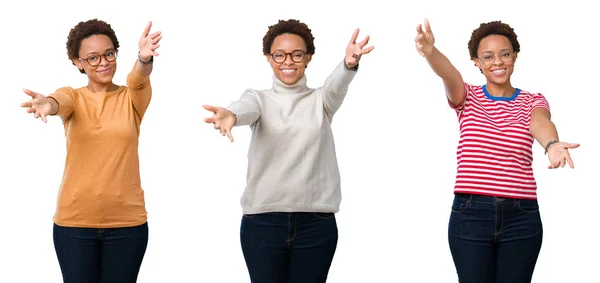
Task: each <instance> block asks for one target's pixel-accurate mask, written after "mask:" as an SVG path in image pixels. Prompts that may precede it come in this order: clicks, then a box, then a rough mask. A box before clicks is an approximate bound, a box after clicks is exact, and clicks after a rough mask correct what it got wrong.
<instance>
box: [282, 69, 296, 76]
mask: <svg viewBox="0 0 600 283" xmlns="http://www.w3.org/2000/svg"><path fill="white" fill-rule="evenodd" d="M295 72H296V69H282V70H281V73H283V74H284V75H292V74H294V73H295Z"/></svg>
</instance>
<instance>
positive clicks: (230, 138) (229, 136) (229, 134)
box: [225, 129, 233, 142]
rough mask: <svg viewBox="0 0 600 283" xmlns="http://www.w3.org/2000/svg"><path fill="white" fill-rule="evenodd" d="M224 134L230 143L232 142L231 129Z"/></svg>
mask: <svg viewBox="0 0 600 283" xmlns="http://www.w3.org/2000/svg"><path fill="white" fill-rule="evenodd" d="M225 132H226V133H227V137H228V138H229V140H230V141H231V142H233V136H232V135H231V129H228V130H225Z"/></svg>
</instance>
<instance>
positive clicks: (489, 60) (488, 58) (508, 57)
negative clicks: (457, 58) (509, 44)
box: [477, 50, 514, 66]
mask: <svg viewBox="0 0 600 283" xmlns="http://www.w3.org/2000/svg"><path fill="white" fill-rule="evenodd" d="M496 55H499V56H500V61H502V62H504V63H510V62H512V60H513V58H514V53H513V52H512V51H511V50H502V51H500V53H492V52H484V53H482V54H481V56H479V57H478V58H477V59H479V61H481V62H482V63H483V64H484V65H485V66H489V65H492V64H493V63H494V61H495V60H496Z"/></svg>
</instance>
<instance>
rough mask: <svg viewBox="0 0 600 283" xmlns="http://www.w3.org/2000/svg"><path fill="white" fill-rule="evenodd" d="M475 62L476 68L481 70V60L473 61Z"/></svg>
mask: <svg viewBox="0 0 600 283" xmlns="http://www.w3.org/2000/svg"><path fill="white" fill-rule="evenodd" d="M471 60H472V61H473V63H475V67H477V69H479V70H481V64H480V63H479V59H471Z"/></svg>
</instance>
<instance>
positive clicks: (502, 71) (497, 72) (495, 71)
mask: <svg viewBox="0 0 600 283" xmlns="http://www.w3.org/2000/svg"><path fill="white" fill-rule="evenodd" d="M492 73H493V74H494V75H504V74H505V73H506V69H496V70H493V71H492Z"/></svg>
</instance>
